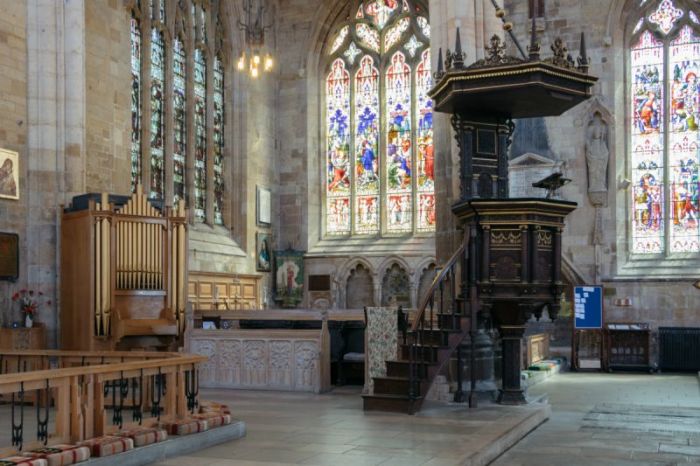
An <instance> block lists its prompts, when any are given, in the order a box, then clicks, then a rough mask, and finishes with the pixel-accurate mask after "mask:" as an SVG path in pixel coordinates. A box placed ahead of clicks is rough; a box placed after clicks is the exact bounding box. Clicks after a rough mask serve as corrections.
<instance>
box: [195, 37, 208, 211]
mask: <svg viewBox="0 0 700 466" xmlns="http://www.w3.org/2000/svg"><path fill="white" fill-rule="evenodd" d="M194 132H195V145H194V217H195V219H196V220H197V221H200V222H203V221H204V220H205V219H206V209H207V61H206V57H205V56H204V52H203V51H202V50H201V49H199V48H198V49H195V52H194Z"/></svg>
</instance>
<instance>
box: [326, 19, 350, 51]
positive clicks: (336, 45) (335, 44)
mask: <svg viewBox="0 0 700 466" xmlns="http://www.w3.org/2000/svg"><path fill="white" fill-rule="evenodd" d="M348 32H350V26H345V27H343V29H341V30H340V32H339V33H338V36H337V37H336V38H335V40H334V41H333V45H332V46H331V51H330V54H331V55H332V54H334V53H335V52H336V51H337V50H338V49H339V48H340V46H341V45H343V42H345V38H346V37H348Z"/></svg>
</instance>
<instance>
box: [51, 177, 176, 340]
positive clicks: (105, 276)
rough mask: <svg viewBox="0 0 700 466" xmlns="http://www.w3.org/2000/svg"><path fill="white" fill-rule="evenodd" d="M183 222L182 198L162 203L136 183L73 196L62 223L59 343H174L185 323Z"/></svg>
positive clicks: (65, 210)
mask: <svg viewBox="0 0 700 466" xmlns="http://www.w3.org/2000/svg"><path fill="white" fill-rule="evenodd" d="M163 210H164V211H163ZM186 226H187V215H186V210H185V206H184V202H182V201H180V203H179V204H178V205H177V206H176V207H174V208H170V207H168V208H165V209H160V208H158V206H157V205H156V203H155V202H153V201H150V200H148V199H147V197H146V195H144V194H143V192H142V189H141V188H140V187H139V188H138V189H137V192H136V193H135V194H133V195H132V196H130V197H129V196H116V195H107V194H102V195H99V194H86V195H83V196H76V197H75V198H73V203H72V204H71V206H70V207H69V208H67V209H64V213H63V219H62V223H61V301H62V302H61V348H62V349H66V350H124V349H137V348H138V349H168V350H174V349H175V348H176V347H177V346H178V342H179V339H180V336H181V335H182V334H183V332H184V326H185V306H186V300H187V296H186V292H187V228H186Z"/></svg>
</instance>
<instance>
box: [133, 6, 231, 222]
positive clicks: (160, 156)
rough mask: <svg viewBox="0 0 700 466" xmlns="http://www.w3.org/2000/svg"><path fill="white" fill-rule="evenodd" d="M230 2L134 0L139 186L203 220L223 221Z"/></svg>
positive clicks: (135, 143) (135, 155)
mask: <svg viewBox="0 0 700 466" xmlns="http://www.w3.org/2000/svg"><path fill="white" fill-rule="evenodd" d="M222 3H223V2H219V1H216V0H132V2H131V3H130V5H129V8H130V11H131V21H130V28H131V82H132V93H131V97H132V99H131V150H130V156H131V188H132V190H135V189H136V185H137V184H139V183H140V184H142V185H143V186H144V189H145V190H146V191H147V192H148V194H149V196H150V197H151V198H153V199H161V200H163V201H164V204H166V205H171V204H173V203H176V202H178V201H180V200H185V202H186V205H187V206H188V208H189V209H190V211H191V212H193V218H194V220H195V221H198V222H206V223H209V224H219V225H223V224H224V223H225V221H224V197H223V196H224V179H225V172H224V166H225V163H226V157H225V154H226V149H225V141H224V128H225V123H226V118H225V115H226V105H225V99H224V85H225V82H226V80H225V75H226V72H227V69H228V60H227V57H226V54H225V53H224V52H223V48H224V47H223V44H224V42H225V38H224V35H225V34H224V27H223V18H222V15H223V10H222V8H223V7H222Z"/></svg>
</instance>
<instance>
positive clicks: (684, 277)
mask: <svg viewBox="0 0 700 466" xmlns="http://www.w3.org/2000/svg"><path fill="white" fill-rule="evenodd" d="M637 6H638V2H630V1H625V0H617V1H613V2H605V5H602V4H601V3H599V2H580V1H577V0H552V1H548V2H547V4H546V8H547V9H546V12H545V18H544V20H539V21H538V30H539V35H540V41H541V42H542V50H543V54H548V53H549V46H550V44H551V43H552V41H553V40H554V39H555V38H556V37H561V38H562V39H564V41H565V42H566V43H567V44H568V46H569V49H570V51H571V53H572V55H573V56H577V55H578V47H579V38H580V34H581V31H582V30H585V33H586V44H587V48H588V54H589V56H590V59H591V68H590V73H591V74H592V75H595V76H598V77H599V78H600V81H599V82H598V84H596V86H595V87H594V88H593V94H594V96H593V98H592V99H591V100H589V101H588V102H587V103H584V104H582V105H580V106H578V107H576V108H575V109H573V110H571V111H569V112H567V113H565V114H564V115H562V116H561V117H557V118H547V119H545V126H546V132H547V137H548V140H549V149H550V151H551V153H550V154H542V153H539V154H538V155H543V156H547V157H551V158H553V159H554V161H555V163H556V164H557V165H558V166H559V167H560V168H561V170H563V173H564V176H565V177H567V178H571V179H572V180H573V181H572V182H571V183H570V184H569V185H568V186H566V187H564V188H563V189H562V190H561V192H560V194H561V197H562V198H563V199H566V200H570V201H575V202H577V203H578V205H579V207H578V209H577V210H576V211H574V212H573V213H572V214H571V215H569V217H568V218H567V226H566V230H565V233H564V237H563V246H564V255H565V259H566V261H567V262H568V263H570V264H573V265H574V267H575V269H576V271H577V273H578V277H573V276H572V277H569V278H570V279H571V280H572V281H573V282H574V283H575V284H578V283H580V282H581V281H582V280H583V281H585V282H586V283H602V284H603V285H604V286H605V287H606V289H607V292H606V295H605V313H606V314H605V315H606V320H607V321H609V322H649V323H650V324H651V325H652V327H653V328H654V329H656V328H657V327H659V326H666V325H675V326H684V325H685V326H697V325H698V314H697V312H698V309H700V290H698V289H696V288H694V287H693V286H692V284H693V282H695V281H696V280H697V279H698V278H700V267H698V266H697V264H698V260H697V258H696V259H695V260H694V265H692V264H691V263H690V262H688V261H686V262H685V263H682V262H681V263H677V264H671V263H669V262H668V261H657V262H654V261H652V262H651V263H648V264H640V263H639V262H634V261H632V260H630V258H629V257H628V253H627V251H628V246H627V242H628V222H629V218H628V217H629V214H628V205H627V204H628V202H629V200H628V199H629V196H630V194H629V191H628V189H626V188H625V187H624V186H622V185H619V183H618V180H620V179H624V178H630V176H629V172H628V167H627V164H626V156H627V155H626V134H627V131H628V129H627V125H628V120H629V118H627V117H626V111H627V105H626V102H625V88H626V81H625V60H626V57H627V55H626V53H625V46H626V41H625V31H626V30H629V27H630V26H629V24H630V22H632V21H633V22H636V21H635V18H634V15H635V12H636V11H638V9H637ZM506 9H507V10H508V19H509V20H511V21H512V22H513V23H514V24H515V31H516V33H517V36H518V37H519V38H520V41H521V43H523V44H526V43H527V42H528V31H527V24H528V21H527V2H521V1H515V0H509V1H506ZM513 52H514V50H513ZM595 112H600V113H601V115H602V118H603V120H604V121H605V123H607V125H608V130H609V134H608V141H609V144H608V145H609V151H610V162H609V167H608V176H607V188H608V191H607V193H606V194H605V195H604V196H603V197H602V199H600V198H596V197H595V196H592V195H589V192H588V171H587V166H586V152H585V143H586V129H587V126H588V124H589V122H590V121H591V118H592V117H593V114H594V113H595ZM540 149H541V148H540ZM530 152H534V153H537V150H536V148H534V147H532V148H531V149H530ZM540 152H541V150H540ZM513 155H514V156H517V155H520V154H513ZM532 181H536V180H524V181H523V183H525V184H529V183H531V182H532ZM519 188H524V187H522V186H521V187H516V191H517V190H518V189H519ZM594 203H595V204H598V205H600V207H599V209H598V212H596V207H595V205H594ZM597 216H598V217H597ZM596 218H598V219H599V221H596ZM596 224H597V225H598V226H597V227H596ZM565 269H566V267H565ZM625 298H630V300H631V303H632V305H631V306H629V307H619V306H616V305H615V303H616V302H619V300H620V299H625ZM616 300H617V301H616Z"/></svg>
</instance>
